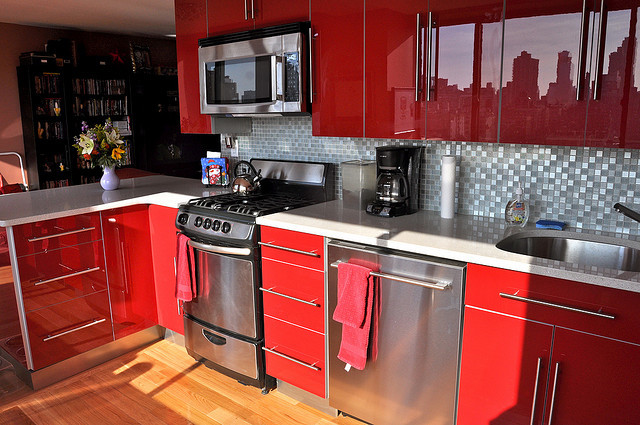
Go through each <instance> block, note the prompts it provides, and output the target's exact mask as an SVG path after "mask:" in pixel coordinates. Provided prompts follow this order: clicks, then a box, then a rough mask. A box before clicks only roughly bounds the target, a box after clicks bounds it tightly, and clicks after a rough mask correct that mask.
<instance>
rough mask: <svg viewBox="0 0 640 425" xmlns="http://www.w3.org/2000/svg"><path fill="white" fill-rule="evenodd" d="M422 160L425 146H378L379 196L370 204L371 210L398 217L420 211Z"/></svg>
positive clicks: (368, 209)
mask: <svg viewBox="0 0 640 425" xmlns="http://www.w3.org/2000/svg"><path fill="white" fill-rule="evenodd" d="M421 162H422V148H421V147H413V146H380V147H378V148H376V165H377V180H376V197H375V200H374V201H373V202H372V203H370V204H368V205H367V210H366V211H367V213H369V214H372V215H377V216H380V217H396V216H399V215H404V214H411V213H414V212H416V211H418V195H419V194H420V187H419V183H420V164H421Z"/></svg>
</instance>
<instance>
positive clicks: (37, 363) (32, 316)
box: [27, 291, 113, 369]
mask: <svg viewBox="0 0 640 425" xmlns="http://www.w3.org/2000/svg"><path fill="white" fill-rule="evenodd" d="M27 328H28V331H29V341H30V344H31V352H32V357H33V366H34V369H40V368H43V367H45V366H49V365H51V364H53V363H57V362H59V361H61V360H64V359H68V358H70V357H73V356H75V355H78V354H80V353H84V352H85V351H89V350H91V349H93V348H96V347H99V346H101V345H104V344H106V343H108V342H111V341H113V330H112V328H111V319H110V315H109V296H108V294H107V291H101V292H97V293H95V294H92V295H87V296H86V297H81V298H76V299H74V300H71V301H67V302H64V303H60V304H56V305H54V306H51V307H47V308H42V309H40V310H36V311H32V312H30V313H27Z"/></svg>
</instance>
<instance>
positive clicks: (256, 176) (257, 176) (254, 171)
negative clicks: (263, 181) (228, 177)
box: [233, 161, 262, 181]
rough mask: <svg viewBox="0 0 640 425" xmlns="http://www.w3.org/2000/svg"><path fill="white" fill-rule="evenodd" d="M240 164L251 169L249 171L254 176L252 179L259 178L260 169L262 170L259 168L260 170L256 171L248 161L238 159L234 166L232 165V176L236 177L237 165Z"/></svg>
mask: <svg viewBox="0 0 640 425" xmlns="http://www.w3.org/2000/svg"><path fill="white" fill-rule="evenodd" d="M241 164H244V165H247V166H248V167H249V170H251V173H252V174H253V176H254V181H255V180H256V179H259V178H260V171H262V170H260V171H256V169H255V168H254V166H253V165H252V164H251V163H250V162H249V161H238V162H237V163H236V166H235V167H233V176H234V177H238V167H239V166H240V165H241Z"/></svg>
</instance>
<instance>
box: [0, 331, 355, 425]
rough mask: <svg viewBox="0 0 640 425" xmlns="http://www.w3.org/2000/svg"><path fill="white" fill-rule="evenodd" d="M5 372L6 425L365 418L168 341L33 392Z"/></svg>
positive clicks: (0, 394)
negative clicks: (254, 383) (307, 401)
mask: <svg viewBox="0 0 640 425" xmlns="http://www.w3.org/2000/svg"><path fill="white" fill-rule="evenodd" d="M6 372H7V371H6V370H5V371H0V424H38V425H40V424H42V425H56V424H78V425H93V424H118V425H120V424H171V425H179V424H223V425H236V424H251V425H258V424H260V425H263V424H264V425H267V424H270V425H271V424H272V425H289V424H292V425H293V424H296V425H298V424H309V425H316V424H317V425H322V424H325V425H328V424H342V425H362V422H359V421H356V420H354V419H351V418H346V417H342V416H339V417H337V418H334V417H331V416H327V415H325V414H324V413H321V412H318V411H317V410H315V409H312V408H310V407H308V406H306V405H304V404H301V403H298V402H297V401H296V400H293V399H291V398H289V397H287V396H285V395H283V394H280V393H279V392H278V391H277V390H275V391H271V392H270V393H269V394H268V395H262V394H261V392H260V390H259V389H257V388H254V387H249V386H243V385H240V384H239V383H237V382H236V381H235V380H233V379H231V378H228V377H226V376H224V375H222V374H219V373H217V372H215V371H212V370H210V369H208V368H207V367H205V366H204V365H202V364H200V363H198V362H196V361H194V360H193V359H192V358H191V357H190V356H189V355H188V354H187V353H186V351H185V349H184V348H183V347H180V346H179V345H176V344H173V343H172V342H169V341H167V340H163V341H159V342H157V343H154V344H152V345H150V346H148V347H146V348H144V349H142V350H140V351H134V352H131V353H128V354H125V355H123V356H121V357H118V358H117V359H114V360H112V361H110V362H107V363H105V364H103V365H100V366H98V367H96V368H93V369H91V370H89V371H86V372H83V373H81V374H79V375H76V376H73V377H71V378H69V379H66V380H64V381H62V382H59V383H57V384H54V385H51V386H49V387H46V388H43V389H41V390H39V391H33V390H31V389H29V388H27V387H25V386H24V385H23V384H20V383H19V382H18V381H16V380H15V377H13V378H12V377H11V375H10V374H9V375H7V376H5V375H2V374H3V373H6Z"/></svg>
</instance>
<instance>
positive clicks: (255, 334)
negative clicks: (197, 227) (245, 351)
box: [184, 240, 262, 340]
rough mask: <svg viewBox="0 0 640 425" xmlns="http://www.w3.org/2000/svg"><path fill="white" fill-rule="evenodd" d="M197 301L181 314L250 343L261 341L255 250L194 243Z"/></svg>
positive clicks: (195, 299)
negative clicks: (247, 340) (250, 340)
mask: <svg viewBox="0 0 640 425" xmlns="http://www.w3.org/2000/svg"><path fill="white" fill-rule="evenodd" d="M189 245H190V246H191V247H193V249H194V253H195V262H196V297H195V298H194V299H193V300H192V301H190V302H187V303H185V304H184V312H185V313H187V314H188V315H190V316H192V317H194V318H195V319H197V320H198V321H200V322H204V323H206V324H209V325H211V326H212V327H213V328H218V329H222V330H225V331H228V332H232V333H234V334H237V335H239V336H240V337H245V338H250V339H254V340H255V339H260V338H262V327H261V326H260V322H259V320H258V319H259V314H260V308H261V306H260V303H259V298H258V297H259V295H258V291H259V289H258V286H259V275H258V273H259V270H258V269H257V267H256V264H257V261H256V258H255V255H256V249H255V248H252V247H228V246H218V245H209V244H204V243H200V242H196V241H193V240H190V241H189Z"/></svg>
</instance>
